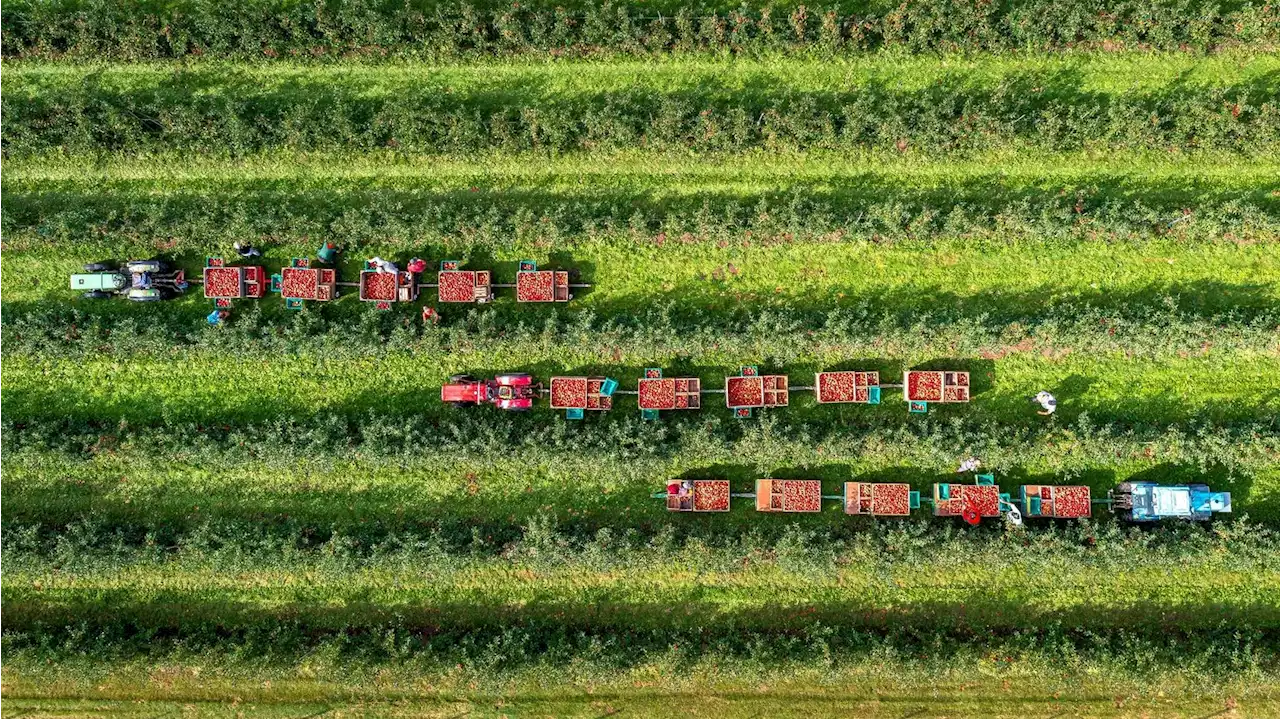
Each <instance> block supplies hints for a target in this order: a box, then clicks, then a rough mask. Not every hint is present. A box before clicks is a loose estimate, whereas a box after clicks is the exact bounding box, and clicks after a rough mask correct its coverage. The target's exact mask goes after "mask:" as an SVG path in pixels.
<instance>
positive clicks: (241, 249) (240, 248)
mask: <svg viewBox="0 0 1280 719" xmlns="http://www.w3.org/2000/svg"><path fill="white" fill-rule="evenodd" d="M231 246H232V247H234V248H236V254H238V255H240V256H241V257H243V258H245V259H248V258H250V257H261V256H262V252H260V251H259V250H258V248H256V247H254V246H253V245H251V244H249V243H248V242H245V243H240V242H235V243H232V245H231Z"/></svg>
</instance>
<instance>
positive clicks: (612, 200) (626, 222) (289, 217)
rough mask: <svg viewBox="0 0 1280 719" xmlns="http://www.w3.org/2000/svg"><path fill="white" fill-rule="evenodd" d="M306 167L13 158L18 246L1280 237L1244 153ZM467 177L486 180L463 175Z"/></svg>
mask: <svg viewBox="0 0 1280 719" xmlns="http://www.w3.org/2000/svg"><path fill="white" fill-rule="evenodd" d="M389 160H391V158H389ZM392 161H393V160H392ZM606 162H607V161H605V160H602V161H601V166H602V167H603V166H604V165H605V164H606ZM158 165H159V163H157V168H156V169H157V171H159V169H160V168H159V167H158ZM296 179H297V181H296V182H294V181H290V180H266V179H263V180H245V181H198V180H196V181H189V182H180V183H171V182H162V181H133V182H129V181H110V180H98V181H93V180H83V181H53V180H34V179H26V178H24V177H23V176H22V174H21V171H19V170H14V171H12V173H11V177H10V178H9V179H7V180H6V182H5V186H4V191H3V193H2V195H0V197H2V198H3V202H4V207H5V212H4V214H3V216H2V217H0V229H2V230H3V232H4V235H5V242H6V244H7V246H8V247H9V248H11V249H20V250H22V249H41V248H44V247H49V246H54V247H60V248H65V249H67V250H69V251H70V250H74V251H76V252H77V253H83V254H93V253H98V254H101V255H102V256H104V257H105V256H112V255H113V254H118V253H119V252H120V251H121V250H123V249H124V248H126V247H138V248H139V249H140V250H141V249H145V248H149V247H152V246H154V245H155V244H156V243H164V244H165V245H166V246H167V247H170V248H172V249H171V251H172V252H176V253H193V254H200V255H205V254H216V253H219V252H222V251H225V248H226V247H227V246H228V245H230V244H231V243H232V242H234V241H242V240H244V239H245V238H257V240H258V241H257V242H255V244H257V245H259V246H265V247H270V246H272V245H275V244H290V243H298V244H308V243H314V242H317V241H318V240H317V238H332V239H336V240H338V241H339V242H341V243H342V245H343V246H344V247H345V248H346V249H347V250H348V251H351V252H356V251H358V250H359V249H360V248H363V247H376V248H378V249H379V251H383V252H385V251H388V250H393V251H394V250H396V249H403V250H407V251H420V250H421V247H422V245H423V244H424V243H436V244H445V243H448V244H450V245H456V244H458V243H459V241H460V238H463V239H462V241H464V242H465V243H466V244H467V245H468V246H469V247H471V248H473V249H475V250H484V249H488V250H490V251H493V250H497V249H501V248H507V247H510V246H511V245H512V244H521V245H523V244H530V243H539V244H542V243H554V245H555V246H556V247H557V248H559V249H565V250H571V249H572V246H573V244H574V242H575V238H587V239H593V238H598V237H629V238H631V239H633V240H634V241H636V242H637V243H642V244H649V243H667V242H670V243H673V244H675V243H682V244H684V243H689V242H695V241H696V242H721V241H723V242H731V243H734V244H739V243H741V242H742V241H743V240H744V239H750V240H753V241H755V242H759V243H770V242H836V241H849V240H858V239H871V240H875V241H886V242H889V241H901V240H930V239H933V238H939V237H973V238H995V239H1001V240H1005V239H1034V240H1036V241H1039V242H1048V241H1058V240H1060V241H1081V240H1097V239H1102V240H1124V241H1132V240H1142V239H1150V238H1174V239H1178V240H1180V241H1186V242H1191V241H1219V240H1223V239H1225V240H1229V241H1237V240H1243V241H1251V240H1262V241H1271V240H1274V238H1276V237H1280V197H1277V196H1275V193H1274V192H1273V190H1274V187H1275V183H1276V178H1275V177H1272V176H1270V175H1268V174H1266V173H1258V174H1256V175H1251V174H1248V169H1247V168H1246V169H1243V170H1242V177H1240V178H1238V179H1237V180H1236V181H1235V182H1233V183H1231V184H1227V185H1224V184H1219V183H1218V182H1215V181H1214V180H1211V179H1208V178H1200V177H1194V176H1184V175H1180V174H1175V175H1172V176H1168V177H1161V178H1153V179H1138V178H1135V177H1132V176H1125V175H1122V174H1118V173H1100V174H1098V175H1094V176H1087V177H1083V178H1070V179H1068V178H1061V179H1059V178H1056V177H1053V176H1048V177H1035V178H1025V179H1023V178H1011V179H1002V178H999V177H995V176H991V175H977V176H972V177H964V178H960V179H954V180H952V179H948V180H937V179H934V178H915V177H911V176H910V175H908V174H897V173H892V172H888V173H884V174H881V173H878V172H868V173H867V174H865V175H859V176H849V177H833V178H830V179H827V178H823V179H821V180H814V181H807V180H791V179H782V180H778V182H777V184H776V186H775V187H759V186H755V187H749V188H729V189H719V188H716V189H712V188H710V187H702V186H700V183H699V182H697V181H692V182H686V181H682V180H679V179H677V180H674V181H671V182H670V184H669V185H668V186H667V187H665V188H664V187H647V186H645V187H639V186H637V187H631V186H614V185H613V184H612V183H603V182H602V183H600V184H597V185H595V186H593V188H592V189H591V190H590V191H587V190H584V189H581V188H573V187H556V188H543V187H540V186H538V185H536V184H533V183H530V184H527V185H516V186H497V187H494V186H492V185H491V183H492V182H493V179H494V178H492V177H491V178H488V180H487V181H486V179H484V178H462V179H461V181H460V182H458V183H454V184H453V185H450V186H444V187H441V186H439V185H438V184H437V183H434V182H429V181H423V182H415V181H412V180H395V179H390V180H387V179H384V180H380V181H377V182H371V181H369V180H357V179H350V180H342V179H323V180H317V179H311V180H309V181H306V182H303V181H302V179H301V178H300V177H299V178H296ZM468 180H470V181H471V182H472V183H474V184H471V185H470V186H466V183H467V182H468ZM471 188H475V190H474V191H473V190H472V189H471Z"/></svg>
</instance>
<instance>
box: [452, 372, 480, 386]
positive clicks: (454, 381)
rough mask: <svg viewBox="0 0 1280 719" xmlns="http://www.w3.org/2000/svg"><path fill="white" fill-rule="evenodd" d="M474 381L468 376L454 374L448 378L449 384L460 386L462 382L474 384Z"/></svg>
mask: <svg viewBox="0 0 1280 719" xmlns="http://www.w3.org/2000/svg"><path fill="white" fill-rule="evenodd" d="M475 381H476V379H475V378H474V377H472V376H471V375H469V374H455V375H454V376H452V377H450V378H449V384H460V383H462V382H475Z"/></svg>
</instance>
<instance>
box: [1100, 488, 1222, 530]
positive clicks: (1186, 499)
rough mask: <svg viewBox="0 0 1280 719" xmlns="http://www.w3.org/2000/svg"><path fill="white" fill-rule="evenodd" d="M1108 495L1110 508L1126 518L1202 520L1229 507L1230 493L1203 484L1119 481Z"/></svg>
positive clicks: (1122, 517)
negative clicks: (1213, 489) (1211, 488)
mask: <svg viewBox="0 0 1280 719" xmlns="http://www.w3.org/2000/svg"><path fill="white" fill-rule="evenodd" d="M1108 498H1109V499H1110V500H1111V509H1112V511H1114V512H1115V513H1116V514H1117V515H1118V516H1119V517H1120V518H1121V519H1124V520H1126V521H1129V522H1158V521H1160V520H1162V519H1185V520H1188V521H1193V522H1204V521H1208V520H1209V519H1211V518H1212V517H1213V515H1214V514H1215V513H1218V512H1230V511H1231V493H1230V492H1214V491H1211V490H1210V489H1209V486H1208V485H1206V484H1180V485H1162V484H1157V483H1155V482H1122V483H1121V484H1119V485H1117V486H1116V488H1115V489H1113V490H1111V492H1109V493H1108Z"/></svg>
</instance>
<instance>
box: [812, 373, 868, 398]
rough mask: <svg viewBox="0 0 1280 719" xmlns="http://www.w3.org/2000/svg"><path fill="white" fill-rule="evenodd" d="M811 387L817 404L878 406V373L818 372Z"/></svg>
mask: <svg viewBox="0 0 1280 719" xmlns="http://www.w3.org/2000/svg"><path fill="white" fill-rule="evenodd" d="M813 387H814V390H813V395H814V398H815V399H816V400H817V401H818V404H846V403H859V404H880V373H879V372H856V371H854V372H819V373H817V374H816V375H814V377H813Z"/></svg>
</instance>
